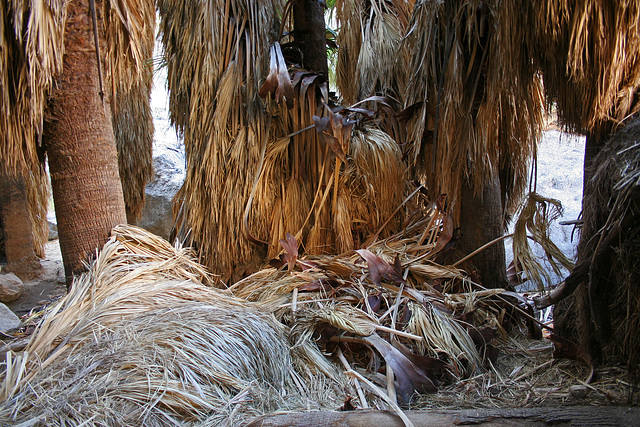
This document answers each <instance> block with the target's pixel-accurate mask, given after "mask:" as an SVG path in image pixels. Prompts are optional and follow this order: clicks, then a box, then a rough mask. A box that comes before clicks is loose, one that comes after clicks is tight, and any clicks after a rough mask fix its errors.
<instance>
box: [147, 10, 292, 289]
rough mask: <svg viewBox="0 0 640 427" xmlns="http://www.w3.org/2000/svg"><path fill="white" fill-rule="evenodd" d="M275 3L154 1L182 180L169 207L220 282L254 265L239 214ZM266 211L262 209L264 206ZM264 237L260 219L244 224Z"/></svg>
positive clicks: (263, 136)
mask: <svg viewBox="0 0 640 427" xmlns="http://www.w3.org/2000/svg"><path fill="white" fill-rule="evenodd" d="M281 6H282V5H281V2H280V1H278V0H274V1H269V2H252V1H244V0H237V1H231V2H209V3H202V4H196V5H192V6H191V7H188V8H187V7H184V5H183V4H182V3H181V2H176V1H170V0H167V1H161V2H159V3H158V9H159V12H160V32H161V34H162V36H161V38H162V42H163V44H164V54H165V62H166V64H167V67H168V88H169V92H170V95H169V109H170V113H171V120H172V122H173V123H174V124H175V125H176V126H177V128H178V130H179V131H180V132H181V133H183V135H184V143H185V149H186V156H187V176H186V180H185V183H184V185H183V187H182V189H181V190H180V192H179V193H178V194H177V195H176V198H175V203H174V207H175V210H176V212H181V215H180V216H179V217H178V218H177V221H178V229H182V230H184V233H183V235H182V236H179V237H180V238H181V239H184V238H185V236H186V235H187V233H188V232H189V230H191V231H190V233H189V240H190V241H191V242H193V243H194V244H196V246H197V247H198V250H199V254H200V257H201V258H200V259H201V260H202V262H203V263H205V264H206V265H207V266H209V267H210V268H212V269H213V270H214V271H216V272H218V273H220V274H223V275H224V279H225V280H228V279H229V278H230V277H232V276H233V277H238V276H241V275H242V274H243V272H244V269H246V268H252V267H248V266H247V265H251V264H252V263H253V264H255V263H256V262H257V260H261V259H262V256H263V253H262V251H261V250H260V247H257V248H256V246H254V244H253V243H251V242H250V240H248V239H246V238H245V237H244V236H245V230H244V226H243V212H244V210H245V206H246V202H247V200H248V199H249V196H250V193H251V189H252V184H253V181H254V178H255V176H256V174H257V173H258V168H259V164H260V158H261V153H262V152H263V151H264V150H265V147H266V144H267V142H268V140H269V139H268V138H269V118H268V116H267V115H266V114H265V112H264V108H263V104H262V101H261V100H260V98H259V97H258V92H259V88H260V83H261V79H262V78H263V77H264V76H265V75H266V71H267V65H268V61H269V50H270V46H271V45H272V43H273V42H274V41H275V29H276V28H277V25H278V21H277V16H278V15H277V14H278V11H279V10H281ZM271 206H272V205H269V207H271ZM248 225H249V226H250V229H251V230H252V232H253V233H255V234H257V235H263V234H265V233H264V230H265V229H266V228H267V220H266V218H264V217H263V216H260V215H256V216H254V217H252V218H250V219H249V220H248Z"/></svg>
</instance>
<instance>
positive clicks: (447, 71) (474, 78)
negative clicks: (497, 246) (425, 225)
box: [405, 0, 543, 211]
mask: <svg viewBox="0 0 640 427" xmlns="http://www.w3.org/2000/svg"><path fill="white" fill-rule="evenodd" d="M507 3H508V2H506V3H505V2H481V1H454V2H440V1H430V0H429V1H421V2H418V3H417V4H416V6H415V7H414V10H413V16H412V20H411V24H410V26H409V28H410V30H409V33H408V36H407V43H408V48H409V49H410V51H411V52H412V56H411V62H410V66H409V83H408V85H407V87H406V91H405V106H406V107H407V109H406V116H407V117H410V120H409V123H408V125H409V134H410V141H412V143H411V146H410V149H409V156H410V160H411V161H412V163H413V164H414V165H415V173H416V174H417V175H421V176H423V177H424V179H426V180H427V183H428V187H429V191H430V192H431V193H432V194H433V197H436V196H437V195H439V194H442V193H446V194H448V195H449V197H450V199H452V200H456V199H459V198H460V194H461V193H460V191H461V188H462V187H461V186H462V183H463V182H465V181H466V182H468V184H469V185H470V187H471V188H472V189H474V191H475V192H479V191H480V190H481V189H482V188H483V187H484V186H485V185H486V183H487V182H489V181H490V180H491V179H493V178H494V177H495V176H498V175H499V176H500V181H501V185H502V193H503V199H504V207H505V208H506V209H507V211H513V210H514V209H515V207H516V206H517V202H518V199H519V195H520V194H521V193H522V191H523V190H524V188H525V186H526V183H527V177H528V174H527V169H528V163H529V160H530V158H531V157H532V155H533V154H534V151H535V144H536V139H537V137H538V134H539V129H540V126H541V123H542V111H543V97H542V91H541V85H540V81H539V78H538V77H537V75H536V74H535V69H534V68H533V67H532V66H527V62H526V61H522V62H514V63H511V62H510V56H509V55H511V51H512V50H513V49H514V48H515V47H516V46H514V44H513V41H512V40H511V37H512V34H511V33H510V31H511V29H513V27H512V26H511V22H510V15H509V14H510V13H517V10H510V9H509V7H508V6H509V5H508V4H507ZM516 31H519V30H518V29H517V30H516Z"/></svg>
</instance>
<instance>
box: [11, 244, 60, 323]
mask: <svg viewBox="0 0 640 427" xmlns="http://www.w3.org/2000/svg"><path fill="white" fill-rule="evenodd" d="M40 264H41V265H42V273H41V275H40V277H37V278H36V279H33V280H29V281H25V282H24V288H23V291H22V296H20V298H18V299H17V300H15V301H12V302H10V303H7V304H6V305H7V307H9V308H10V309H11V310H13V312H14V313H16V315H18V317H22V316H24V315H25V314H28V313H29V312H30V311H31V310H32V309H33V308H37V307H42V306H43V305H45V304H47V303H50V302H51V301H53V300H55V299H57V298H58V297H60V296H62V295H64V294H65V293H66V291H67V288H66V286H65V280H64V267H63V264H62V255H61V254H60V245H59V243H58V240H57V239H56V240H50V241H49V242H47V243H46V245H45V258H43V259H41V260H40Z"/></svg>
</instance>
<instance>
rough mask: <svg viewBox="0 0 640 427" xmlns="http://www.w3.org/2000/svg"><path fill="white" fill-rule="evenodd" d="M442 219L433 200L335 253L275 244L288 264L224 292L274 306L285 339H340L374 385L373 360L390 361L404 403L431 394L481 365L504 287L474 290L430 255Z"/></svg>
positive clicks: (324, 342) (328, 343)
mask: <svg viewBox="0 0 640 427" xmlns="http://www.w3.org/2000/svg"><path fill="white" fill-rule="evenodd" d="M443 218H444V215H443V214H441V213H439V211H438V210H437V209H436V208H435V207H434V208H432V209H431V210H429V211H428V213H427V214H425V215H424V217H422V218H420V219H418V220H414V221H412V222H410V223H408V224H405V231H404V232H403V233H400V234H396V235H393V236H390V237H388V238H385V239H383V240H379V241H377V242H376V243H374V244H372V245H370V246H369V247H368V248H367V249H362V250H358V251H356V252H355V253H354V252H353V251H350V252H346V253H343V254H341V255H337V256H329V255H327V256H319V255H316V256H307V257H305V258H302V259H300V258H298V257H297V251H295V250H292V249H291V245H290V244H289V243H287V245H286V246H285V245H284V243H283V246H285V248H286V251H287V252H285V254H284V255H283V257H282V260H283V262H284V266H283V268H286V271H283V270H282V269H276V268H272V269H266V270H261V271H259V272H256V273H254V274H253V275H251V276H248V277H247V278H245V279H243V280H241V281H239V282H237V283H235V284H234V285H233V286H232V287H231V288H229V290H230V291H231V292H232V293H233V294H234V295H235V296H237V297H240V298H243V299H247V300H250V301H255V302H256V303H257V304H258V305H259V306H261V307H263V308H264V309H265V310H267V311H271V312H273V313H274V315H275V316H276V318H277V319H280V320H281V321H282V322H283V323H284V324H285V325H289V326H290V327H291V334H292V336H293V337H299V339H300V340H302V341H305V340H308V337H309V336H310V335H313V336H315V337H317V338H316V339H317V340H318V342H319V343H320V345H321V346H323V348H324V349H325V351H333V350H332V349H335V347H336V346H337V345H340V346H341V347H342V350H343V352H344V354H345V357H346V358H347V359H349V361H350V362H351V366H356V367H357V369H358V371H362V373H363V375H365V376H367V378H369V379H370V380H373V381H374V382H376V383H378V382H379V379H378V378H377V376H376V374H375V371H376V370H377V369H378V367H380V366H384V365H385V364H386V365H387V366H390V367H392V369H393V372H394V373H395V375H396V377H397V381H398V385H397V387H398V392H399V394H400V397H401V398H402V399H403V401H404V402H408V399H410V396H411V394H412V393H413V392H414V391H424V390H430V391H434V390H435V387H436V386H437V383H438V381H439V380H440V379H442V378H443V374H444V372H445V371H446V372H449V373H450V374H451V375H453V377H454V378H457V379H460V378H466V377H469V376H470V375H473V374H474V373H475V372H479V371H482V370H483V367H484V366H485V363H487V362H486V359H485V357H488V356H486V354H489V351H488V350H487V349H488V348H490V347H491V346H492V344H491V340H492V339H493V337H494V336H497V335H493V334H495V333H496V332H495V331H500V330H501V320H500V319H501V315H500V311H501V309H500V308H499V305H496V302H495V300H494V299H493V297H494V296H495V295H499V294H500V293H501V292H502V290H490V291H480V292H479V291H477V289H476V288H474V287H473V286H474V285H473V284H472V283H471V282H470V281H469V279H468V278H467V276H466V273H464V272H463V271H461V270H458V269H455V268H452V267H446V266H440V265H438V264H437V263H435V262H434V259H435V258H436V256H437V254H438V252H439V251H440V250H441V249H442V248H443V245H438V243H437V240H438V236H440V235H441V233H440V231H439V230H440V228H441V227H442V224H443ZM291 261H293V263H294V264H295V265H296V267H295V268H294V269H293V270H291V269H290V268H289V267H287V266H289V265H292V264H291ZM462 319H465V320H462ZM489 330H493V331H494V332H488V331H489ZM378 336H379V337H383V338H384V340H383V339H382V338H380V340H378V338H376V337H378ZM294 342H295V341H294ZM363 347H364V348H367V347H371V348H375V350H376V351H377V352H378V353H379V354H380V356H375V355H374V353H368V352H362V351H361V350H362V348H363ZM420 358H422V359H420ZM383 359H384V360H383ZM354 369H356V368H354ZM364 370H367V372H364ZM369 370H371V371H369ZM408 372H413V374H408ZM407 375H408V377H405V376H407ZM419 378H422V379H419Z"/></svg>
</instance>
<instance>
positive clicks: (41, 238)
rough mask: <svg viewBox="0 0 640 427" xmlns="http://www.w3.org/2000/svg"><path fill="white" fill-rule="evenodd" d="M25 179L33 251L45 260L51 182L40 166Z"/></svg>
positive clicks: (25, 176)
mask: <svg viewBox="0 0 640 427" xmlns="http://www.w3.org/2000/svg"><path fill="white" fill-rule="evenodd" d="M23 178H24V180H25V183H24V185H25V190H26V193H27V206H28V209H29V217H30V219H31V231H32V233H33V245H34V248H33V249H34V251H35V253H36V256H37V257H39V258H44V245H45V243H47V242H48V241H49V222H48V221H47V211H48V209H49V206H48V205H49V199H50V197H51V182H50V181H49V175H48V174H47V172H46V171H45V169H44V167H43V165H38V167H37V168H36V169H35V171H34V172H33V173H29V174H25V175H23Z"/></svg>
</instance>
